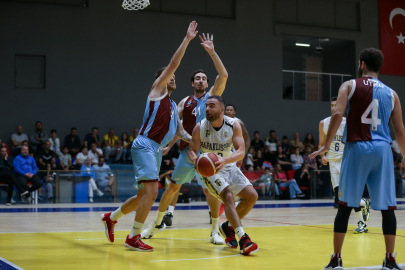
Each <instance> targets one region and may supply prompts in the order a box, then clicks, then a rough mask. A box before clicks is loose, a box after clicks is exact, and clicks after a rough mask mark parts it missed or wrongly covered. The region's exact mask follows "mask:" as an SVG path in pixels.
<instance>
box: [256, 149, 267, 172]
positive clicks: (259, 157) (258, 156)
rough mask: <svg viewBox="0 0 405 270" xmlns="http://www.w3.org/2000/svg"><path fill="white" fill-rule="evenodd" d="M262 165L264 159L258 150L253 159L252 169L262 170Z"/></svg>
mask: <svg viewBox="0 0 405 270" xmlns="http://www.w3.org/2000/svg"><path fill="white" fill-rule="evenodd" d="M263 163H264V157H263V154H262V151H261V150H258V151H257V152H256V156H254V157H253V166H254V169H256V170H257V171H261V170H263Z"/></svg>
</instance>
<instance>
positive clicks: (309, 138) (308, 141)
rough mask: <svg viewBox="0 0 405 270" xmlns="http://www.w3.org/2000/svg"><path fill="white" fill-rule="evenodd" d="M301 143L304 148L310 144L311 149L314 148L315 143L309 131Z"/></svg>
mask: <svg viewBox="0 0 405 270" xmlns="http://www.w3.org/2000/svg"><path fill="white" fill-rule="evenodd" d="M302 144H303V145H304V149H305V148H306V147H307V146H310V147H311V150H315V146H316V144H315V140H314V136H312V134H311V133H308V134H307V135H306V136H305V140H304V141H303V143H302Z"/></svg>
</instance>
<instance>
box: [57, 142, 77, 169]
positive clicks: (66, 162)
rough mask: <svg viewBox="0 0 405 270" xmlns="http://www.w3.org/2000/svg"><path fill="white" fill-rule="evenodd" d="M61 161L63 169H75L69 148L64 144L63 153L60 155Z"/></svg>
mask: <svg viewBox="0 0 405 270" xmlns="http://www.w3.org/2000/svg"><path fill="white" fill-rule="evenodd" d="M59 162H60V166H61V168H62V170H64V171H68V170H73V169H74V168H73V167H72V156H71V155H70V154H69V149H68V148H67V146H63V148H62V153H61V154H60V156H59Z"/></svg>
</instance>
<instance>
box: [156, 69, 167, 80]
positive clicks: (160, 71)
mask: <svg viewBox="0 0 405 270" xmlns="http://www.w3.org/2000/svg"><path fill="white" fill-rule="evenodd" d="M165 69H166V67H162V68H161V69H159V70H158V71H156V73H155V79H157V78H159V77H160V75H162V72H163V70H165Z"/></svg>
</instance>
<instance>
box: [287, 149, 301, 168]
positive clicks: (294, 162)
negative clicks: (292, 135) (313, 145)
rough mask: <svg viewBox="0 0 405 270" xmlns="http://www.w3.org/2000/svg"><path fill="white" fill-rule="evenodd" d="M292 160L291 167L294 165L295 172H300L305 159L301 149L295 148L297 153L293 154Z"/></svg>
mask: <svg viewBox="0 0 405 270" xmlns="http://www.w3.org/2000/svg"><path fill="white" fill-rule="evenodd" d="M290 159H291V163H292V164H291V165H292V168H293V170H298V169H299V168H301V166H302V163H304V159H303V158H302V156H301V155H300V148H299V147H296V148H295V153H294V154H291V156H290Z"/></svg>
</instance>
